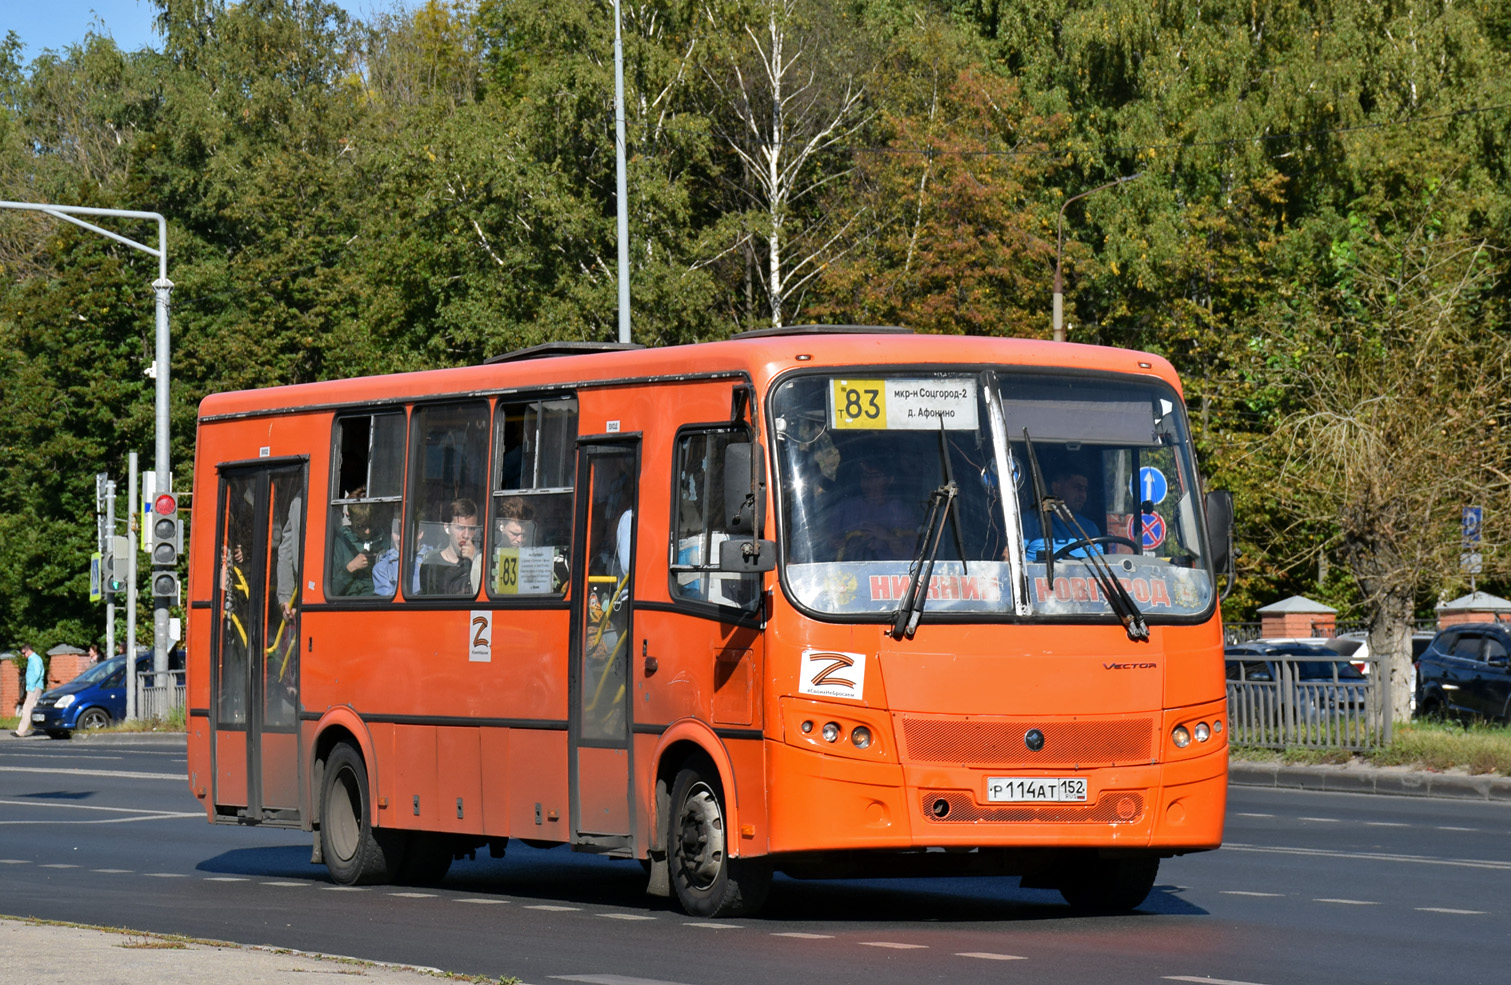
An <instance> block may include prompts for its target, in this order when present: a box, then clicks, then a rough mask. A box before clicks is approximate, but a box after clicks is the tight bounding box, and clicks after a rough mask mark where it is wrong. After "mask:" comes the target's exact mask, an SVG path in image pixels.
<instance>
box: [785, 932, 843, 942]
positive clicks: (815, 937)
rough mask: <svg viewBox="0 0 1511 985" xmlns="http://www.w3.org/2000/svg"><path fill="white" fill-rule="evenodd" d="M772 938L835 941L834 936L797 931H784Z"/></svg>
mask: <svg viewBox="0 0 1511 985" xmlns="http://www.w3.org/2000/svg"><path fill="white" fill-rule="evenodd" d="M771 936H772V937H796V938H798V939H799V940H804V941H829V940H833V939H834V935H833V934H802V933H799V932H797V931H796V930H789V931H783V932H780V933H775V934H772V935H771Z"/></svg>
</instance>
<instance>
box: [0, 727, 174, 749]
mask: <svg viewBox="0 0 1511 985" xmlns="http://www.w3.org/2000/svg"><path fill="white" fill-rule="evenodd" d="M7 740H8V741H10V742H42V743H52V742H58V743H65V742H72V743H79V744H90V745H102V746H152V747H154V748H164V747H168V748H171V747H178V748H180V749H182V748H184V747H186V746H187V745H188V743H189V735H188V733H187V732H97V731H94V730H92V729H91V730H88V731H75V732H74V733H73V735H72V736H71V737H70V738H67V739H51V738H48V737H47V735H45V734H44V733H42V732H33V733H31V734H30V735H26V736H15V735H12V734H11V732H10V730H9V729H0V742H4V741H7Z"/></svg>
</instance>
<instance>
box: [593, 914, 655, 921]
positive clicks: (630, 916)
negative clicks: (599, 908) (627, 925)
mask: <svg viewBox="0 0 1511 985" xmlns="http://www.w3.org/2000/svg"><path fill="white" fill-rule="evenodd" d="M598 915H599V916H600V917H603V918H604V919H605V920H654V919H656V918H655V917H651V916H647V915H645V914H644V913H600V914H598Z"/></svg>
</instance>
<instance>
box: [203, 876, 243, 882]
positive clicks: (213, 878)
mask: <svg viewBox="0 0 1511 985" xmlns="http://www.w3.org/2000/svg"><path fill="white" fill-rule="evenodd" d="M251 881H252V880H251V878H250V877H248V876H205V882H251Z"/></svg>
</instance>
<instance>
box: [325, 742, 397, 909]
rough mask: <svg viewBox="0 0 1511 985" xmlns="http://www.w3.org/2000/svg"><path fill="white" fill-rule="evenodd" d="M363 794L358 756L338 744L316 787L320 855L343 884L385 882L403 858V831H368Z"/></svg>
mask: <svg viewBox="0 0 1511 985" xmlns="http://www.w3.org/2000/svg"><path fill="white" fill-rule="evenodd" d="M367 792H368V786H367V765H366V764H365V763H363V762H362V754H361V753H359V752H358V751H357V750H356V749H355V748H353V747H352V746H351V744H350V743H346V742H342V743H338V744H337V745H336V747H335V748H334V749H332V750H331V754H330V758H329V759H327V760H326V763H325V782H324V783H323V784H321V788H320V854H321V856H322V858H324V860H325V867H326V868H327V869H328V870H330V874H331V878H332V879H334V880H335V881H336V882H337V883H339V884H340V885H343V886H359V885H371V884H373V883H384V882H390V881H391V880H392V879H393V876H394V872H395V871H396V870H397V868H398V864H399V862H400V860H401V859H400V856H401V855H402V854H403V848H404V838H403V835H402V833H400V832H395V831H379V830H376V829H375V828H373V826H372V811H371V810H369V807H370V805H369V804H368V801H367Z"/></svg>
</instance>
